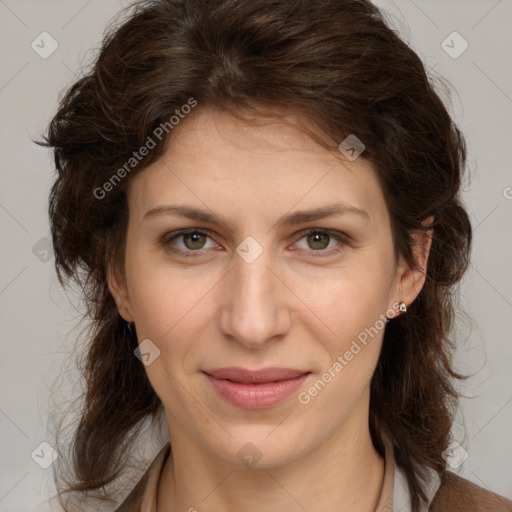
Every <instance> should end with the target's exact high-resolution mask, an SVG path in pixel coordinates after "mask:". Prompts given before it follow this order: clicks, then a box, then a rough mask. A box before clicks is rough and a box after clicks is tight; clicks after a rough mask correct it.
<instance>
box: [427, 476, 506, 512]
mask: <svg viewBox="0 0 512 512" xmlns="http://www.w3.org/2000/svg"><path fill="white" fill-rule="evenodd" d="M440 477H441V486H440V487H439V490H438V491H437V493H436V495H435V497H434V499H433V500H432V504H431V506H430V511H431V512H512V501H511V500H509V499H507V498H505V497H503V496H500V495H499V494H495V493H494V492H491V491H488V490H487V489H484V488H483V487H480V486H478V485H476V484H475V483H473V482H470V481H469V480H466V479H465V478H462V477H460V476H458V475H456V474H455V473H452V472H451V471H444V472H442V473H440Z"/></svg>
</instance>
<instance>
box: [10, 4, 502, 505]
mask: <svg viewBox="0 0 512 512" xmlns="http://www.w3.org/2000/svg"><path fill="white" fill-rule="evenodd" d="M125 5H127V2H126V1H120V0H110V1H100V0H89V1H87V0H66V1H64V0H60V1H57V0H51V1H50V0H37V1H36V0H21V1H14V0H0V38H1V48H2V52H1V57H0V58H1V65H0V106H1V115H2V123H1V136H0V144H1V151H0V158H1V188H0V228H1V244H0V251H1V253H0V258H1V266H0V307H1V318H0V320H1V357H0V432H1V437H0V439H1V443H0V461H1V467H0V512H15V511H16V512H17V511H46V510H59V509H58V508H57V506H56V505H55V504H53V505H52V506H50V504H49V502H48V497H49V496H50V494H51V493H52V492H54V489H52V468H51V466H50V467H49V468H47V469H44V468H42V467H40V465H39V464H38V463H36V460H37V457H36V456H34V454H37V453H41V454H46V455H45V456H48V453H49V452H48V450H50V453H51V449H50V448H49V447H48V446H47V445H41V443H43V442H47V443H49V444H50V445H51V443H52V439H51V435H50V433H49V432H48V431H47V425H48V413H49V398H50V386H51V383H52V380H53V379H54V378H55V376H56V375H58V374H59V372H61V371H62V363H63V361H65V356H66V352H67V351H70V350H72V348H73V346H74V343H75V339H76V336H77V332H76V331H73V326H74V325H75V323H76V319H77V317H78V314H79V312H78V311H77V310H76V307H75V306H73V305H72V304H71V302H70V300H71V299H72V298H73V297H72V296H70V294H65V293H64V292H63V291H62V290H61V288H60V286H59V285H58V282H57V280H56V277H55V274H54V268H53V264H54V258H53V255H52V253H51V248H50V246H49V239H48V237H49V224H48V216H47V201H48V193H49V189H50V186H51V183H52V180H53V177H54V174H53V172H54V171H53V166H52V161H51V158H50V155H49V153H48V152H47V151H46V150H45V149H43V148H39V147H38V146H36V145H35V144H33V142H32V141H31V139H32V138H39V137H40V136H41V134H42V133H43V131H44V129H45V127H46V125H47V123H48V122H49V120H50V119H51V116H52V114H53V113H54V112H55V109H56V106H57V98H58V93H59V92H60V91H61V90H62V89H63V88H64V87H66V86H67V85H69V84H70V83H71V82H72V81H73V79H74V76H75V73H76V71H77V70H78V69H79V67H80V66H81V65H83V64H84V63H86V62H87V61H88V60H90V58H91V55H92V54H91V53H90V51H89V50H90V49H91V48H97V47H98V46H99V43H100V41H101V37H102V33H103V30H104V28H105V26H106V24H107V22H108V21H109V19H111V17H112V16H113V15H114V14H115V13H117V12H118V11H119V10H120V8H122V7H123V6H125ZM378 5H379V6H381V7H383V8H384V9H385V10H386V11H387V12H389V14H390V21H391V22H392V23H393V24H394V26H395V29H396V30H398V31H399V32H400V33H401V35H402V37H404V38H405V39H406V41H408V43H409V44H410V45H412V47H413V48H414V49H415V50H416V51H417V52H418V53H419V55H420V57H421V58H422V59H423V61H424V62H425V64H426V65H427V66H428V67H429V68H430V69H431V72H432V73H433V74H436V75H437V74H439V75H441V76H443V77H445V78H446V80H448V82H449V83H450V84H451V86H452V87H453V92H452V102H451V104H449V109H450V112H451V113H452V115H453V117H454V119H455V121H456V122H457V124H458V125H459V126H460V127H461V128H462V130H463V131H464V134H465V136H466V140H467V143H468V150H469V161H468V168H469V177H470V179H468V180H466V182H465V184H464V198H465V201H466V204H467V207H468V209H469V211H470V214H471V218H472V221H473V224H474V249H473V255H472V256H473V261H472V266H471V268H470V270H469V271H468V273H467V275H466V277H465V279H464V281H463V283H462V304H461V311H462V310H464V311H465V312H466V313H467V314H468V315H469V316H470V317H471V318H472V319H473V320H472V323H471V324H469V323H468V322H467V321H466V320H464V317H463V316H462V315H461V316H460V318H458V321H457V333H458V339H459V340H460V347H459V349H458V352H457V368H458V369H459V370H461V371H462V372H466V373H472V374H474V376H473V377H471V378H470V379H469V380H468V381H467V382H466V383H465V384H464V385H463V388H462V390H463V392H464V394H465V395H466V396H467V397H468V398H464V399H463V400H462V401H461V405H460V411H459V414H458V420H457V423H456V425H455V426H454V429H453V432H454V441H455V442H457V443H458V445H460V446H461V447H462V448H463V449H464V450H465V451H466V452H467V454H468V457H467V459H466V460H465V461H464V462H463V463H462V464H460V466H458V467H457V468H454V469H453V471H455V472H457V473H459V474H461V475H462V476H464V477H465V478H468V479H469V480H472V481H474V482H476V483H477V484H478V485H480V486H483V487H485V488H488V489H491V490H492V491H495V492H498V493H500V494H503V495H505V496H507V497H508V498H512V462H511V461H512V439H511V432H512V428H511V427H512V343H511V339H510V338H511V336H510V332H511V327H512V325H511V317H512V286H511V284H512V268H511V262H512V258H511V256H512V236H511V234H512V216H511V210H512V174H511V161H512V158H511V156H512V155H511V146H512V138H511V134H512V116H511V113H512V83H511V79H512V73H511V64H512V58H511V48H512V46H511V40H510V39H511V29H510V27H511V26H512V2H511V1H510V0H464V1H462V0H451V1H447V0H414V1H413V0H395V2H391V1H379V2H378ZM43 32H47V33H48V34H49V36H48V35H46V34H45V35H41V33H43ZM454 32H457V34H454ZM41 38H45V39H44V41H45V43H44V44H42V43H40V41H41ZM33 41H35V43H34V44H33ZM38 41H39V47H38V46H37V43H38ZM52 45H53V46H55V45H58V47H56V49H55V51H53V53H52V54H51V55H49V56H46V58H43V57H42V56H41V54H44V52H50V51H51V50H52V49H53V47H52ZM466 45H467V48H466V49H465V51H463V52H462V50H463V49H464V48H465V47H466ZM43 46H44V48H43ZM461 52H462V53H461ZM148 446H149V448H148V450H147V456H148V461H149V459H150V458H151V457H152V456H154V455H155V454H156V451H157V450H158V448H159V447H158V446H156V445H151V443H150V442H148ZM457 450H459V454H460V453H464V452H460V449H459V448H457ZM41 457H42V455H41Z"/></svg>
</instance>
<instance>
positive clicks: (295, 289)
mask: <svg viewBox="0 0 512 512" xmlns="http://www.w3.org/2000/svg"><path fill="white" fill-rule="evenodd" d="M288 118H289V119H290V120H292V121H293V120H294V119H295V117H294V116H293V115H290V116H289V117H288ZM339 202H342V203H345V204H347V205H351V206H354V207H357V208H359V209H361V210H363V211H364V212H366V215H367V216H364V215H357V214H354V213H345V214H343V215H339V216H332V217H326V218H324V219H320V220H315V221H308V222H306V223H302V224H298V225H293V226H288V227H280V226H278V225H277V221H278V219H279V218H280V217H281V216H282V215H285V214H288V213H290V212H295V211H298V210H308V209H313V208H318V207H321V206H326V205H329V204H332V203H339ZM128 204H129V223H128V230H127V242H126V253H125V261H124V271H123V272H121V271H117V270H115V269H111V270H110V272H109V287H110V290H111V292H112V294H113V296H114V298H115V300H116V303H117V305H118V308H119V312H120V314H121V315H122V316H123V318H124V319H125V320H126V321H128V322H132V321H134V322H135V325H136V331H137V336H138V339H139V342H141V341H142V340H145V339H150V340H151V342H152V343H154V345H156V346H157V347H158V349H159V350H160V355H159V357H157V358H156V359H155V360H154V361H153V362H152V363H151V364H150V365H148V366H145V369H146V371H147V375H148V377H149V379H150V382H151V384H152V386H153V387H154V389H155V391H156V393H157V394H158V396H159V397H160V398H161V400H162V403H163V406H164V410H165V415H166V420H167V426H168V430H169V436H170V441H171V445H172V453H171V455H170V456H169V459H168V460H167V462H166V464H165V466H164V469H163V473H162V476H161V479H160V483H159V487H158V496H157V499H158V511H159V512H160V511H164V510H165V511H174V510H176V511H177V510H189V509H190V508H192V507H195V508H196V509H197V510H198V511H218V510H223V511H235V510H236V511H240V510H252V511H253V510H257V511H261V512H269V511H278V510H289V511H295V510H297V511H299V510H300V511H303V510H304V509H306V510H307V511H308V512H315V511H323V512H325V511H331V510H332V511H334V510H336V511H338V510H350V511H373V510H374V509H375V506H376V504H377V501H378V498H379V495H380V491H381V486H382V481H383V474H384V461H383V459H382V458H381V457H380V456H379V454H378V453H377V451H376V450H375V449H374V447H373V444H372V441H371V438H370V432H369V428H368V414H369V412H368V409H369V386H370V380H371V377H372V374H373V372H374V369H375V367H376V364H377V360H378V356H379V352H380V348H381V342H382V335H383V329H381V330H380V331H379V332H378V334H377V335H375V336H373V338H371V339H370V341H369V342H368V343H367V345H366V346H364V347H363V349H362V350H361V351H360V352H359V353H357V355H355V356H354V357H353V359H352V360H351V361H349V362H348V364H347V365H346V366H344V367H343V369H342V370H341V371H340V372H338V373H337V374H336V376H335V377H334V378H333V379H332V380H331V382H329V383H328V384H327V385H326V386H325V387H324V388H323V389H322V390H321V391H320V392H319V393H318V394H317V395H316V396H314V397H312V398H311V400H310V402H309V403H307V404H305V405H303V404H301V403H300V402H299V401H298V399H297V395H298V393H293V394H292V396H290V397H289V398H287V399H286V400H285V401H283V402H281V403H279V404H277V405H275V406H272V407H270V408H266V409H260V410H249V411H248V410H242V409H239V408H237V407H235V406H232V405H230V404H228V403H227V402H225V401H224V400H223V399H222V398H221V397H220V396H219V395H218V394H217V393H216V392H215V390H214V389H213V387H212V386H211V384H210V382H209V381H208V379H207V378H206V376H205V375H204V374H203V373H202V370H203V369H207V368H210V369H211V368H219V367H226V366H241V367H244V368H247V369H251V370H254V369H260V368H264V367H270V366H281V367H288V368H299V369H303V370H307V371H310V372H312V373H311V374H310V375H309V376H308V377H307V379H306V381H305V382H304V383H303V384H302V386H301V388H300V390H299V392H304V391H307V390H308V389H309V388H310V387H311V385H312V384H313V383H314V382H315V381H317V380H318V379H319V378H320V377H321V376H322V374H323V373H324V372H326V370H327V369H328V368H329V367H332V365H333V362H334V361H336V359H337V357H338V356H343V355H344V354H345V352H346V351H347V350H348V349H349V348H350V346H351V343H352V342H353V340H355V339H357V336H358V335H359V334H360V333H361V332H363V331H364V330H365V328H369V327H371V326H374V325H376V322H377V320H378V319H379V317H380V318H382V317H381V316H380V315H383V314H386V312H387V311H388V312H389V310H391V309H393V308H394V309H395V311H396V304H397V303H398V302H400V301H404V302H405V303H406V304H410V303H411V302H412V301H413V300H414V299H415V298H416V296H417V295H418V293H419V292H420V290H421V287H422V286H423V283H424V279H425V275H424V273H423V272H421V271H416V270H413V269H412V268H410V267H409V266H408V265H407V264H406V263H405V261H404V260H403V259H402V258H395V254H394V250H393V244H392V235H391V228H390V219H389V214H388V211H387V207H386V205H385V202H384V196H383V193H382V190H381V188H380V186H379V184H378V181H377V178H376V176H375V173H374V170H373V168H372V166H371V165H370V164H369V163H368V162H367V161H365V160H363V158H362V157H359V158H357V159H356V160H355V161H353V162H350V161H348V160H347V159H345V158H344V156H343V155H342V154H341V153H337V154H333V153H331V152H328V151H327V150H325V149H324V148H322V147H320V146H319V145H318V144H316V143H315V142H314V141H312V140H311V139H310V138H308V137H307V136H306V135H305V134H304V133H303V132H302V131H301V130H300V129H298V128H296V127H294V126H290V125H288V124H284V123H282V122H279V121H274V122H270V123H266V124H263V125H258V126H257V125H255V124H250V125H248V124H244V123H242V122H240V121H239V120H237V119H235V118H233V117H230V116H229V115H227V114H224V113H221V112H218V111H213V110H210V109H206V108H202V109H198V110H196V111H195V112H194V113H193V114H191V115H189V116H188V117H187V118H186V119H185V120H184V121H182V122H181V123H180V125H178V126H177V127H176V128H175V129H174V131H173V133H172V138H171V139H170V140H169V141H168V144H167V146H166V150H165V153H164V154H163V156H162V157H161V158H159V159H158V161H156V162H154V163H153V164H152V165H151V166H149V167H147V168H146V169H145V170H143V171H142V172H141V173H140V174H138V175H136V176H135V177H134V178H133V179H132V182H131V183H130V186H129V188H128ZM177 204H180V205H188V206H194V207H197V208H201V209H205V210H207V211H208V212H210V213H216V214H218V215H221V216H222V217H223V218H225V220H226V223H227V225H226V226H223V225H217V224H214V223H213V224H212V223H210V222H204V221H197V220H191V219H185V218H180V217H177V216H175V215H171V214H160V215H150V216H149V217H146V218H145V214H146V212H148V211H150V210H151V209H154V208H155V207H158V206H162V205H177ZM186 228H197V229H202V230H210V232H211V233H210V235H209V236H203V237H198V238H197V239H196V240H195V241H194V240H193V239H191V238H190V236H189V237H186V236H185V237H183V236H181V237H180V238H177V239H175V240H174V241H171V242H169V237H168V238H167V242H168V245H167V246H165V244H163V243H162V239H163V238H164V237H165V235H166V234H169V233H173V232H176V231H179V230H181V229H186ZM309 228H315V229H321V230H332V231H334V232H340V233H345V234H346V235H347V236H348V238H347V239H345V240H344V241H338V240H337V239H336V238H335V237H333V236H331V237H329V236H328V235H325V236H324V237H323V238H322V237H319V238H317V239H316V240H315V238H314V237H311V236H310V237H308V236H307V234H306V233H305V232H304V231H305V230H306V229H309ZM246 237H253V238H254V239H255V240H256V241H257V242H258V243H259V245H260V246H261V248H262V250H263V252H262V253H261V254H260V255H259V256H258V257H257V258H256V259H255V260H254V261H253V262H251V263H248V262H247V261H245V260H244V259H243V258H242V257H240V256H239V254H238V253H237V252H236V248H237V246H239V244H241V242H242V241H243V240H244V239H245V238H246ZM416 242H417V246H416V249H415V250H416V254H417V260H418V261H419V263H420V266H421V267H422V268H425V267H426V262H427V257H428V252H429V248H430V246H429V239H428V238H420V237H419V235H418V236H417V238H416ZM170 247H175V248H177V249H181V250H183V251H188V252H189V253H191V252H194V251H195V254H198V253H199V255H198V256H196V257H185V256H179V255H177V254H174V253H173V252H172V251H171V250H170ZM336 248H338V249H340V250H339V251H338V252H333V250H335V249H336ZM329 252H331V254H329ZM396 314H400V313H398V312H397V313H396ZM388 316H389V314H388ZM247 443H252V444H253V445H254V446H255V447H256V448H257V451H258V453H259V454H260V455H261V458H260V459H259V460H258V462H257V463H256V464H255V465H253V466H251V467H247V466H245V465H244V463H243V461H242V460H241V459H240V458H239V456H238V455H237V454H238V453H239V450H240V449H241V448H242V447H244V446H245V445H246V444H247Z"/></svg>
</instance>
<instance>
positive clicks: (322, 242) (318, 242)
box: [307, 231, 330, 250]
mask: <svg viewBox="0 0 512 512" xmlns="http://www.w3.org/2000/svg"><path fill="white" fill-rule="evenodd" d="M307 239H308V243H309V246H310V247H311V248H312V249H319V250H322V249H325V248H326V247H327V246H328V245H329V241H330V236H329V235H328V234H326V233H323V232H321V231H317V232H315V233H311V234H308V235H307Z"/></svg>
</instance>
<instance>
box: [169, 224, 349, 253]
mask: <svg viewBox="0 0 512 512" xmlns="http://www.w3.org/2000/svg"><path fill="white" fill-rule="evenodd" d="M207 239H210V240H211V235H210V232H208V231H204V230H201V229H196V228H191V229H187V230H181V231H177V232H173V233H168V234H166V235H165V236H164V237H163V238H162V240H161V244H162V245H163V246H164V247H165V248H166V249H168V250H169V251H171V252H173V253H175V254H178V255H180V256H185V257H197V256H200V255H201V252H202V250H203V249H211V248H213V247H216V246H215V244H214V245H212V246H210V247H208V246H207V245H206V242H207ZM303 239H306V243H307V245H308V246H309V247H306V248H300V250H306V251H308V250H310V251H311V252H314V253H320V254H318V255H319V256H330V255H331V254H335V253H337V252H339V251H341V250H342V248H343V246H344V245H347V244H348V243H349V239H348V236H347V235H345V234H344V233H341V232H337V231H330V230H325V229H309V230H308V231H307V232H306V233H305V234H304V235H303V236H302V237H301V238H300V239H299V240H303ZM333 240H336V241H337V242H338V245H337V246H334V247H332V248H330V249H329V250H325V249H326V248H328V247H329V245H331V242H332V241H333ZM176 241H180V242H181V247H180V246H179V245H180V244H178V243H177V242H176Z"/></svg>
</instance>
